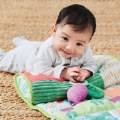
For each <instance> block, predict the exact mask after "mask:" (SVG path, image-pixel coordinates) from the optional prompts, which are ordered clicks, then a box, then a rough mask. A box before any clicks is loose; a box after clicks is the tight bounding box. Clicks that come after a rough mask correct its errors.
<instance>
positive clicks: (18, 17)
mask: <svg viewBox="0 0 120 120" xmlns="http://www.w3.org/2000/svg"><path fill="white" fill-rule="evenodd" d="M72 3H80V4H83V5H85V6H86V7H88V8H89V9H90V10H91V11H92V12H93V13H94V14H95V16H96V19H97V31H96V33H95V36H94V37H93V39H92V42H91V46H92V49H93V52H94V54H109V55H114V56H116V57H120V1H119V0H64V1H63V0H0V48H2V49H4V50H5V51H8V50H9V49H11V48H13V46H12V44H11V40H12V39H13V38H14V37H16V36H25V37H27V38H28V39H31V40H44V39H46V38H47V37H49V36H50V34H51V26H52V24H53V23H54V22H55V20H56V16H57V15H58V12H59V10H61V8H63V7H64V6H66V5H70V4H72ZM22 119H24V120H47V119H48V118H46V117H45V116H44V115H43V114H42V113H40V112H38V111H36V110H31V109H30V108H29V107H28V106H27V104H26V103H24V102H23V101H22V100H21V98H20V97H19V96H18V95H17V93H16V90H15V88H14V85H13V75H11V74H9V73H4V72H0V120H22Z"/></svg>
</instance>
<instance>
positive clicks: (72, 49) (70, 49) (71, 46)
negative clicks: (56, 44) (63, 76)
mask: <svg viewBox="0 0 120 120" xmlns="http://www.w3.org/2000/svg"><path fill="white" fill-rule="evenodd" d="M66 50H68V51H69V52H73V51H74V46H73V45H67V46H66Z"/></svg>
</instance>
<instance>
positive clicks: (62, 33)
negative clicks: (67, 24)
mask: <svg viewBox="0 0 120 120" xmlns="http://www.w3.org/2000/svg"><path fill="white" fill-rule="evenodd" d="M62 34H64V35H65V36H67V37H69V38H71V37H70V36H69V35H68V34H67V33H65V32H62Z"/></svg>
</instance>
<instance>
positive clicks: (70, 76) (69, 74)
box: [61, 67, 80, 82]
mask: <svg viewBox="0 0 120 120" xmlns="http://www.w3.org/2000/svg"><path fill="white" fill-rule="evenodd" d="M79 75H80V68H79V67H72V68H65V69H64V70H63V71H62V73H61V77H62V78H64V79H67V80H70V81H71V82H77V78H78V77H79Z"/></svg>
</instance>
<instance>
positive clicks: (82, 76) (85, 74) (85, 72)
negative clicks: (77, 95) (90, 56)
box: [76, 69, 92, 81]
mask: <svg viewBox="0 0 120 120" xmlns="http://www.w3.org/2000/svg"><path fill="white" fill-rule="evenodd" d="M91 75H92V72H90V71H89V70H85V69H80V74H79V76H78V77H77V78H76V79H77V81H84V80H85V78H87V77H90V76H91Z"/></svg>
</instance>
